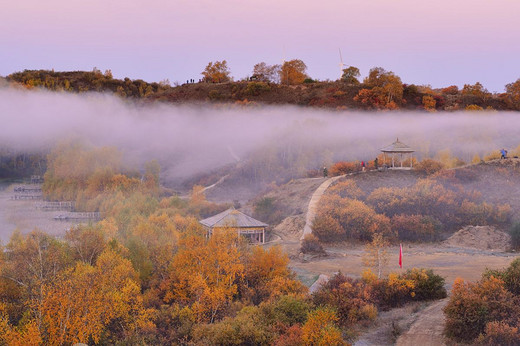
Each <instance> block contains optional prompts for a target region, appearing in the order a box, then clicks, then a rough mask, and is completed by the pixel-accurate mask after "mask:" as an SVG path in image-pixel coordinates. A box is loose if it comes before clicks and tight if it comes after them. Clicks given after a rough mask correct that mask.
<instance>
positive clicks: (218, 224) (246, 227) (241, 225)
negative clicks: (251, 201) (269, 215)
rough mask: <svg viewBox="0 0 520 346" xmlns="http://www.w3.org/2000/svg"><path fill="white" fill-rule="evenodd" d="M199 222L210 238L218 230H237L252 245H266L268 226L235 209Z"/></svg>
mask: <svg viewBox="0 0 520 346" xmlns="http://www.w3.org/2000/svg"><path fill="white" fill-rule="evenodd" d="M199 222H200V223H201V224H202V225H203V226H204V228H205V229H206V231H207V232H208V237H211V235H212V234H213V232H214V231H215V230H218V229H236V231H237V233H238V234H239V235H241V236H243V237H245V238H247V239H248V240H249V241H250V242H251V243H254V244H264V243H265V229H266V228H267V226H268V225H267V224H265V223H263V222H261V221H258V220H255V219H253V218H252V217H251V216H249V215H246V214H244V213H242V212H240V211H238V210H236V209H235V208H230V209H228V210H226V211H223V212H222V213H220V214H217V215H214V216H211V217H208V218H207V219H204V220H200V221H199Z"/></svg>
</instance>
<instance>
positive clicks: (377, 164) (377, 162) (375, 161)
mask: <svg viewBox="0 0 520 346" xmlns="http://www.w3.org/2000/svg"><path fill="white" fill-rule="evenodd" d="M374 167H375V168H376V169H378V168H379V160H378V159H377V157H376V159H375V160H374Z"/></svg>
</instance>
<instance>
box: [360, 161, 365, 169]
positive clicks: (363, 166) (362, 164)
mask: <svg viewBox="0 0 520 346" xmlns="http://www.w3.org/2000/svg"><path fill="white" fill-rule="evenodd" d="M361 171H362V172H364V171H365V161H361Z"/></svg>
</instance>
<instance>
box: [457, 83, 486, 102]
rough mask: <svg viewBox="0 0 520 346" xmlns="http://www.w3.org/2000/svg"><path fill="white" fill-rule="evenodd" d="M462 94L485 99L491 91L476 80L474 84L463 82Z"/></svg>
mask: <svg viewBox="0 0 520 346" xmlns="http://www.w3.org/2000/svg"><path fill="white" fill-rule="evenodd" d="M462 95H464V96H475V97H477V98H479V99H485V98H487V97H489V96H490V95H491V93H490V92H489V91H488V90H487V89H486V88H484V86H483V85H482V84H480V82H476V83H475V84H474V85H471V84H464V87H463V88H462Z"/></svg>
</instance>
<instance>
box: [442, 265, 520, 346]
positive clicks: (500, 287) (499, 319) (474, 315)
mask: <svg viewBox="0 0 520 346" xmlns="http://www.w3.org/2000/svg"><path fill="white" fill-rule="evenodd" d="M519 278H520V259H516V260H514V261H513V262H512V263H511V265H510V266H509V267H508V268H506V269H503V270H488V271H486V272H485V273H484V274H483V276H482V279H481V280H480V281H478V282H476V283H469V282H464V281H463V280H462V279H457V280H456V281H455V284H454V286H453V289H452V292H451V297H450V301H449V302H448V305H447V306H446V307H445V309H444V313H445V315H446V326H445V333H446V335H447V336H448V337H450V338H452V339H454V340H456V341H460V342H467V343H478V344H482V345H518V344H520V333H519V332H518V325H519V323H520V279H519Z"/></svg>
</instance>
